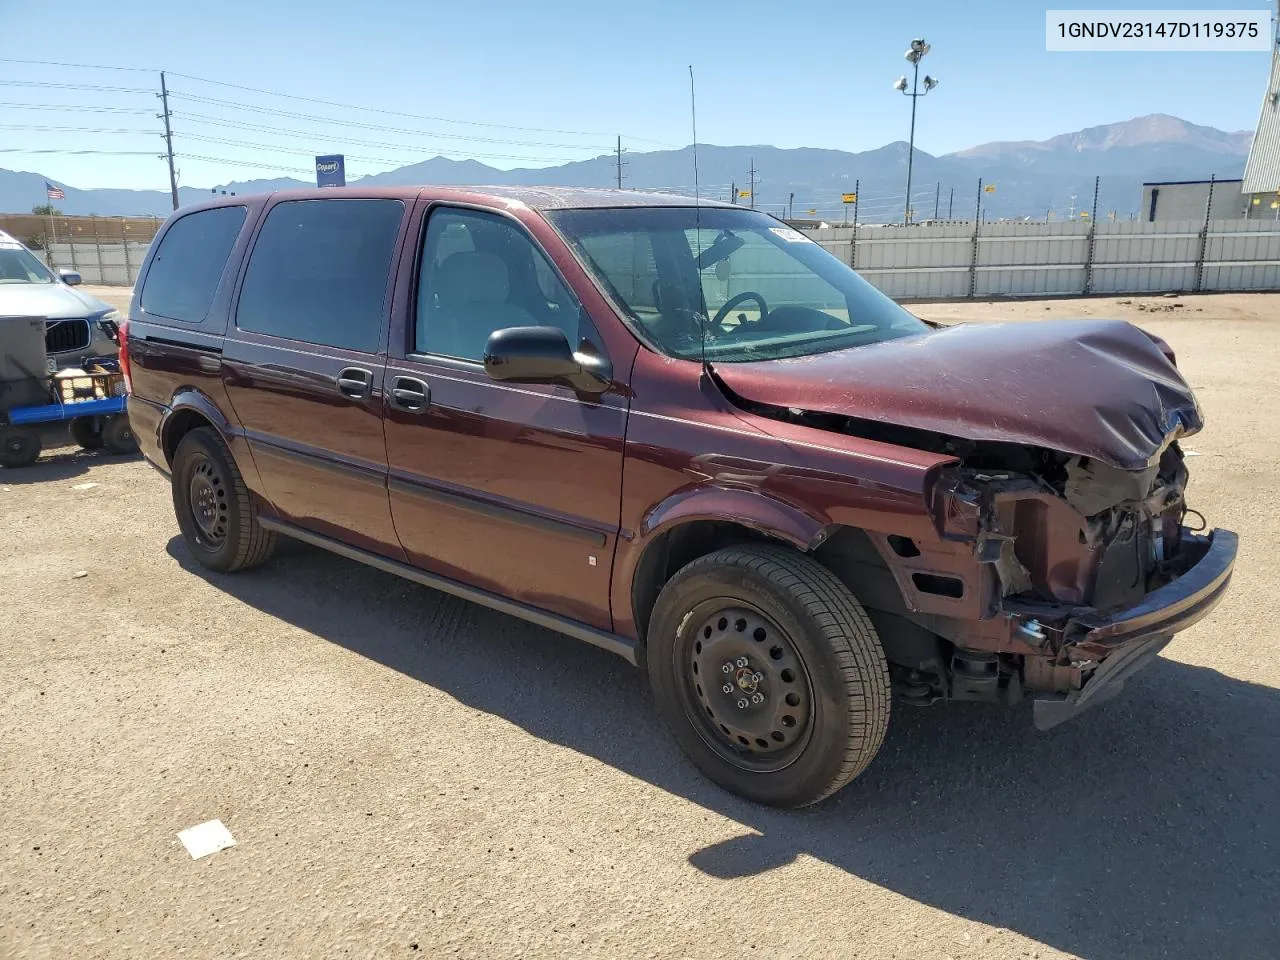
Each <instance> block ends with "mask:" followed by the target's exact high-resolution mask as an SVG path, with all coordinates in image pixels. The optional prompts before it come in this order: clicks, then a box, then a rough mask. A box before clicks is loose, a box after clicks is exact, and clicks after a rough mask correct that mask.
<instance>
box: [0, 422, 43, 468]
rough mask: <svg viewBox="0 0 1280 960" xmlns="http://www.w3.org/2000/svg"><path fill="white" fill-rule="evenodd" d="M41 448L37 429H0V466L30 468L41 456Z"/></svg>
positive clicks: (9, 427) (10, 427) (12, 427)
mask: <svg viewBox="0 0 1280 960" xmlns="http://www.w3.org/2000/svg"><path fill="white" fill-rule="evenodd" d="M40 447H41V443H40V431H39V430H37V429H36V428H35V427H14V426H8V427H0V466H5V467H29V466H31V464H33V463H35V462H36V458H37V457H39V456H40Z"/></svg>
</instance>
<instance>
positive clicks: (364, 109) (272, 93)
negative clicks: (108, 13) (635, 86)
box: [0, 57, 680, 149]
mask: <svg viewBox="0 0 1280 960" xmlns="http://www.w3.org/2000/svg"><path fill="white" fill-rule="evenodd" d="M0 63H15V64H24V65H29V66H46V67H61V68H64V69H67V68H69V69H76V70H117V71H127V72H131V73H156V72H158V71H157V70H156V69H155V68H151V67H120V66H114V65H111V64H94V63H66V62H63V61H57V60H31V59H22V58H17V57H0ZM168 73H169V75H170V76H174V77H182V78H183V79H185V80H192V81H195V82H197V83H208V84H212V85H214V86H220V87H228V88H230V89H233V90H244V91H246V92H249V93H258V94H262V95H264V96H268V97H280V98H283V99H287V100H297V101H301V102H305V103H316V104H321V105H323V106H330V107H338V108H339V109H343V110H358V111H360V112H361V113H379V114H383V115H386V116H398V117H407V118H409V119H414V120H428V121H432V122H436V123H453V124H459V125H463V126H472V127H487V128H490V129H496V130H519V131H523V132H526V133H555V134H561V135H565V136H582V137H604V136H607V134H604V133H601V132H599V131H588V130H561V129H556V128H550V127H531V126H521V125H516V124H506V123H492V122H487V121H481V120H457V119H454V118H452V117H438V116H431V115H427V114H417V113H407V112H405V111H401V110H387V109H385V108H380V107H369V106H360V105H356V104H349V103H341V102H338V101H333V100H324V99H321V98H318V97H305V96H300V95H298V94H292V93H282V92H280V91H278V90H267V89H264V88H262V87H251V86H248V85H246V84H240V83H230V82H228V81H225V80H214V79H211V78H209V77H200V76H196V75H194V74H190V73H179V72H176V71H168ZM0 82H3V83H8V84H9V85H11V86H31V87H48V88H52V89H68V90H100V91H105V92H115V93H154V92H155V91H154V90H151V89H148V88H138V87H107V86H101V85H96V84H64V83H52V82H44V81H0ZM174 93H175V91H170V94H171V95H173V94H174ZM187 96H188V97H189V98H192V99H197V97H196V95H194V94H187ZM204 99H205V100H206V101H207V102H218V101H217V100H216V98H204ZM222 102H223V103H224V104H225V105H229V106H238V107H241V108H246V107H247V106H248V105H246V104H239V103H236V102H235V101H222ZM258 109H259V110H260V112H268V113H270V112H276V113H282V115H288V114H285V113H283V112H281V111H271V110H266V109H263V108H258ZM334 122H341V121H334ZM439 136H447V134H439ZM626 139H628V140H635V141H637V142H639V143H650V144H654V145H656V146H660V147H668V148H671V149H680V145H679V144H674V143H667V142H666V141H663V140H653V139H649V138H646V137H633V136H627V137H626ZM513 142H517V141H513ZM530 145H535V144H530ZM537 145H541V144H537Z"/></svg>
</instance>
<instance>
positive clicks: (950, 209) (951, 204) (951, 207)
mask: <svg viewBox="0 0 1280 960" xmlns="http://www.w3.org/2000/svg"><path fill="white" fill-rule="evenodd" d="M955 208H956V188H955V187H952V188H951V199H950V200H948V201H947V219H948V220H950V219H951V214H952V212H954V210H955Z"/></svg>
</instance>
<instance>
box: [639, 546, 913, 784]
mask: <svg viewBox="0 0 1280 960" xmlns="http://www.w3.org/2000/svg"><path fill="white" fill-rule="evenodd" d="M717 608H719V611H720V612H717ZM721 614H723V615H721ZM647 660H648V669H649V680H650V683H651V684H652V686H653V691H654V698H655V700H656V701H657V706H658V710H659V712H660V713H661V715H662V718H663V720H664V721H665V722H666V724H667V726H668V727H669V728H670V729H671V732H672V734H673V735H674V736H675V738H676V740H677V741H678V742H679V744H680V746H681V748H682V749H683V750H684V751H685V753H686V754H688V756H689V758H690V759H691V760H692V761H693V762H694V764H696V765H697V767H698V768H699V769H700V770H701V771H702V772H703V773H704V774H706V775H707V776H708V777H710V778H711V779H712V780H714V781H715V782H716V783H718V784H720V785H721V786H722V787H724V788H725V789H726V790H729V791H731V792H733V793H736V794H738V795H739V796H742V797H746V798H747V799H748V800H753V801H755V802H757V803H763V804H767V805H769V806H775V807H802V806H807V805H808V804H812V803H817V802H818V801H820V800H822V799H824V798H826V797H828V796H830V795H831V794H833V793H835V792H836V791H837V790H839V789H840V788H841V787H843V786H844V785H845V784H847V783H848V782H849V781H851V780H852V779H853V778H854V777H856V776H857V775H858V774H860V773H861V772H862V771H863V770H864V769H866V767H867V765H868V764H869V763H870V762H871V760H872V758H873V757H875V755H876V753H877V751H879V749H880V744H881V743H882V742H883V741H884V735H885V730H886V729H887V727H888V724H889V669H888V665H887V663H886V662H885V656H884V650H883V648H882V647H881V645H880V640H879V637H878V636H877V635H876V631H875V628H874V627H873V626H872V625H871V621H870V620H869V619H868V617H867V614H866V612H865V611H864V610H863V609H862V605H861V604H859V603H858V601H857V600H856V599H855V598H854V596H853V594H851V593H850V592H849V590H848V589H847V588H846V587H845V586H844V584H842V583H841V582H840V581H839V580H838V579H837V578H836V577H835V576H834V575H833V574H832V573H831V572H830V571H829V570H827V569H826V568H825V567H823V566H821V565H820V564H818V563H817V562H815V561H813V560H811V559H809V558H808V557H806V556H804V555H802V554H800V553H797V552H795V551H794V550H788V549H786V548H782V547H774V546H767V545H743V546H736V547H726V548H724V549H722V550H717V551H716V552H714V553H712V554H709V555H707V556H705V557H701V558H699V559H698V560H695V561H693V562H692V563H690V564H689V565H688V566H686V567H684V568H683V569H681V570H680V571H679V572H678V573H676V575H675V576H674V577H672V578H671V580H670V581H668V582H667V584H666V586H664V587H663V588H662V592H661V594H660V595H659V596H658V601H657V603H656V605H655V606H654V610H653V615H652V617H651V619H650V624H649V629H648V640H647ZM722 660H723V662H721V661H722ZM744 661H745V663H744ZM757 695H759V696H760V697H761V701H760V703H759V704H758V705H757V704H756V703H755V698H756V696H757ZM748 698H750V702H749V703H748ZM743 704H747V705H746V706H743ZM788 705H793V706H788ZM788 710H789V711H790V712H787V711H788ZM729 725H732V727H731V726H729Z"/></svg>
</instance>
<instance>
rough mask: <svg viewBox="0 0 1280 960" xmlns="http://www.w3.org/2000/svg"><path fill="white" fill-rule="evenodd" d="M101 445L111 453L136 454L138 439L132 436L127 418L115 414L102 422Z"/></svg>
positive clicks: (131, 429)
mask: <svg viewBox="0 0 1280 960" xmlns="http://www.w3.org/2000/svg"><path fill="white" fill-rule="evenodd" d="M102 445H103V446H104V447H106V448H107V449H108V450H110V451H111V452H112V453H137V452H138V438H137V437H135V436H134V435H133V428H132V427H130V426H129V418H128V417H127V416H125V415H124V414H116V415H115V416H113V417H107V419H106V420H104V421H103V422H102Z"/></svg>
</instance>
